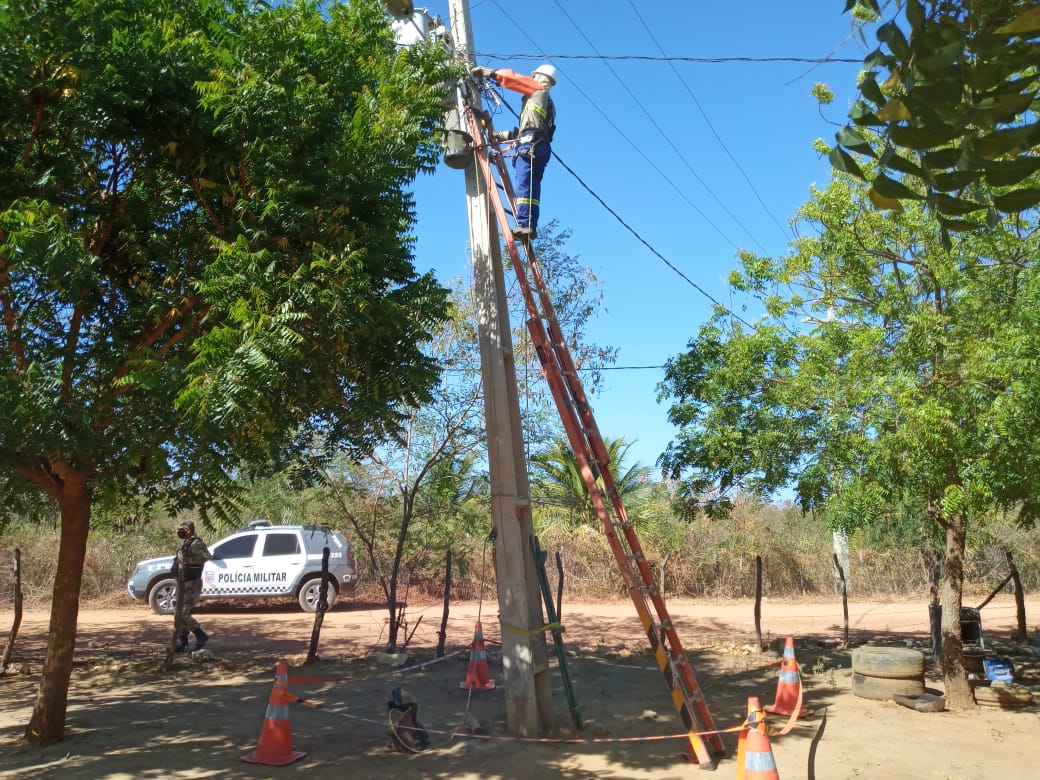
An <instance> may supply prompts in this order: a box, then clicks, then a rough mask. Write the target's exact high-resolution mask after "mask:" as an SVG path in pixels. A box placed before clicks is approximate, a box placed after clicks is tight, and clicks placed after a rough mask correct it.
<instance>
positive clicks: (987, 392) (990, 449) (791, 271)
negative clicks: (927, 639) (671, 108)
mask: <svg viewBox="0 0 1040 780" xmlns="http://www.w3.org/2000/svg"><path fill="white" fill-rule="evenodd" d="M798 217H799V219H800V220H801V222H802V224H803V227H804V230H802V231H801V235H803V236H808V237H806V238H802V239H800V240H799V241H798V243H797V245H796V247H795V249H794V251H793V252H792V253H791V254H789V255H787V256H784V257H781V258H777V259H770V258H762V257H754V256H751V255H746V256H744V257H743V260H742V268H741V270H740V271H739V272H736V273H734V275H733V277H732V283H733V284H734V285H735V286H736V287H737V288H738V289H739V290H741V291H744V292H747V293H750V294H751V295H752V296H753V297H754V298H756V299H757V300H758V301H759V302H760V303H761V305H762V306H763V307H764V312H765V314H764V316H763V317H762V319H761V321H759V322H758V323H757V325H756V327H754V328H753V329H746V328H744V327H742V326H741V325H740V323H739V322H735V321H734V320H733V319H732V318H731V317H730V316H729V315H728V314H727V313H725V312H718V313H717V314H716V316H715V317H714V318H713V320H712V321H711V322H709V323H707V324H706V325H705V326H703V327H702V328H701V330H700V332H699V334H698V335H697V337H696V338H695V339H694V340H693V341H691V342H690V345H689V350H688V351H687V352H686V353H684V354H682V355H680V356H678V357H676V358H674V359H673V360H671V361H669V365H668V368H667V370H666V378H665V381H664V383H663V385H662V388H663V391H664V392H665V393H666V394H668V395H670V396H671V397H672V399H673V403H672V406H671V409H670V412H669V415H670V418H671V420H672V422H673V423H675V424H676V425H678V426H679V433H678V436H677V438H676V440H675V441H674V442H672V443H671V444H670V445H669V447H668V450H667V452H666V453H665V456H664V458H663V465H664V466H665V468H666V469H667V470H668V472H669V473H670V474H671V475H672V476H673V477H679V476H682V477H683V478H684V482H685V489H686V493H685V497H686V499H687V500H688V501H698V500H704V501H705V502H706V504H707V507H708V511H709V512H711V511H718V510H720V509H724V507H725V504H726V501H727V497H728V495H729V494H730V493H732V492H734V491H739V490H748V491H750V492H751V493H753V494H757V495H768V494H769V493H770V492H771V491H774V490H776V489H778V488H780V487H783V486H785V485H791V484H793V485H794V486H795V490H796V492H797V496H798V499H799V501H800V503H801V505H802V508H803V509H806V510H808V509H818V510H821V511H822V513H823V514H824V516H827V517H832V518H836V519H839V520H840V521H841V522H842V523H843V524H851V523H863V524H889V523H891V522H893V521H898V520H899V519H900V518H901V517H902V516H905V513H906V512H907V511H908V509H909V510H913V511H916V512H917V513H918V514H922V515H924V516H926V517H928V518H929V519H930V520H931V521H932V522H934V523H936V524H938V525H939V526H940V527H941V528H942V530H943V532H944V534H945V578H944V583H943V591H942V604H943V627H942V632H943V641H942V663H943V670H944V676H945V681H946V690H947V694H948V696H949V699H950V703H951V706H955V707H969V706H972V703H973V702H972V696H971V692H970V689H969V687H968V684H967V679H966V675H965V672H964V667H963V658H962V653H961V639H960V607H961V596H962V585H963V576H964V570H963V567H964V550H965V534H966V530H967V528H968V527H969V523H976V522H985V519H986V517H987V514H988V513H990V512H992V511H993V510H995V509H1016V510H1018V511H1019V512H1020V515H1019V517H1020V519H1021V520H1022V521H1023V522H1027V523H1030V522H1032V521H1033V519H1034V518H1035V516H1036V514H1037V511H1036V509H1037V507H1036V503H1035V500H1034V499H1033V498H1032V496H1035V495H1036V492H1037V490H1038V489H1040V470H1038V469H1037V468H1036V465H1037V456H1036V449H1037V439H1038V437H1040V419H1038V413H1037V410H1036V408H1035V407H1032V408H1027V407H1026V406H1025V404H1024V399H1022V398H1021V397H1020V396H1021V395H1022V394H1023V393H1024V392H1025V388H1029V391H1028V394H1031V395H1032V398H1033V400H1035V398H1036V396H1035V392H1036V388H1037V381H1036V379H1035V373H1036V364H1037V359H1038V356H1040V352H1038V351H1037V347H1038V344H1037V340H1036V338H1035V336H1034V335H1033V334H1032V333H1031V331H1030V330H1029V328H1030V327H1032V326H1034V325H1035V324H1036V322H1035V321H1036V316H1037V315H1036V309H1035V306H1036V300H1035V298H1034V297H1033V291H1035V290H1036V287H1037V283H1038V271H1037V261H1036V258H1037V251H1038V248H1040V247H1038V236H1037V231H1036V224H1035V221H1034V222H1031V223H1027V222H1026V220H1025V219H1024V218H1016V219H1014V220H1009V221H1008V222H1007V223H1004V224H1002V225H1001V226H1000V227H998V228H995V229H993V230H991V231H986V232H982V233H962V234H957V235H958V237H957V240H956V241H955V242H953V243H952V245H951V251H949V252H948V251H946V249H945V248H944V247H943V246H942V241H941V236H940V232H941V226H940V225H939V224H938V223H937V222H936V221H935V220H934V219H933V218H932V217H931V216H930V215H929V212H927V211H926V210H924V209H923V208H921V207H919V206H911V207H909V208H907V209H906V210H905V211H902V212H898V213H888V214H883V213H881V212H878V211H875V210H873V209H872V204H871V203H870V200H869V195H868V193H867V192H866V191H865V187H862V186H858V185H857V184H856V183H854V181H853V180H851V179H849V178H848V177H843V176H839V177H837V178H836V179H835V180H834V181H833V182H832V183H831V184H830V185H829V186H828V187H827V189H825V190H823V191H817V192H814V193H813V197H812V199H811V200H810V201H809V202H808V203H807V204H806V205H805V206H804V207H803V208H802V209H801V211H800V213H799V215H798ZM1008 431H1012V432H1013V433H1012V435H1008Z"/></svg>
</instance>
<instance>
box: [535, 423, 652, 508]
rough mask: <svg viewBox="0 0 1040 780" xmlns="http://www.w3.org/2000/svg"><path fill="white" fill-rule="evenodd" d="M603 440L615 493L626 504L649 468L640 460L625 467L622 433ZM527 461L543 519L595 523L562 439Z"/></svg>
mask: <svg viewBox="0 0 1040 780" xmlns="http://www.w3.org/2000/svg"><path fill="white" fill-rule="evenodd" d="M603 444H604V445H605V446H606V448H607V453H608V455H609V456H610V462H611V466H612V473H613V476H614V485H615V487H617V491H618V495H619V496H620V497H621V501H622V503H624V504H625V505H626V506H628V505H629V503H630V502H633V501H635V500H636V499H637V498H638V497H639V495H640V494H641V493H642V492H643V490H644V489H645V487H646V484H647V482H648V480H649V470H648V469H647V467H646V466H643V465H642V464H640V463H636V464H635V465H633V466H632V467H631V468H628V469H626V468H625V466H624V459H625V455H626V453H627V452H628V450H629V449H630V448H631V446H632V445H631V443H629V442H626V441H625V439H624V438H623V437H622V438H618V439H606V438H605V439H604V440H603ZM530 463H531V472H532V473H531V482H532V488H533V490H532V492H533V493H534V496H535V500H536V501H537V502H538V503H540V504H542V505H543V506H544V507H545V508H546V509H545V512H544V516H545V517H546V519H547V520H549V521H550V522H553V521H555V522H563V523H565V524H567V525H571V526H580V525H586V524H589V523H592V524H595V523H597V517H596V512H595V510H594V509H593V506H592V500H591V498H590V497H589V491H588V488H587V487H586V485H585V480H584V479H583V478H582V476H581V469H580V468H579V466H578V459H577V458H575V457H574V453H573V452H572V451H571V448H570V445H568V443H567V441H566V440H565V439H563V438H562V437H557V438H556V439H554V440H553V441H552V443H551V444H550V445H549V446H548V448H546V449H545V450H543V451H541V452H538V453H535V454H534V455H532V456H531V458H530Z"/></svg>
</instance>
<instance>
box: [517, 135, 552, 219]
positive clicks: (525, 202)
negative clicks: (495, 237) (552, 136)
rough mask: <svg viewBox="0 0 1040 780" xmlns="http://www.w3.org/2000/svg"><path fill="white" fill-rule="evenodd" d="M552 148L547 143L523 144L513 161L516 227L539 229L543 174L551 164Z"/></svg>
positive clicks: (518, 148)
mask: <svg viewBox="0 0 1040 780" xmlns="http://www.w3.org/2000/svg"><path fill="white" fill-rule="evenodd" d="M550 154H551V148H550V146H549V144H548V143H547V142H545V141H540V142H538V143H535V144H521V145H520V146H519V147H517V150H516V159H515V160H514V161H513V173H514V178H513V183H514V185H515V188H516V226H517V227H529V228H531V230H537V229H538V200H539V198H541V195H542V174H543V173H544V172H545V166H546V165H548V163H549V156H550Z"/></svg>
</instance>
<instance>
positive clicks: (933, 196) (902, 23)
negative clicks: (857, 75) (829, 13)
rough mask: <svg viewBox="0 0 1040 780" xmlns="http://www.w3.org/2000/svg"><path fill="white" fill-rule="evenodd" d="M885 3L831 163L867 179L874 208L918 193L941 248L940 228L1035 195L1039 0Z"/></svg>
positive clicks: (874, 1) (965, 223) (976, 222)
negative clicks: (888, 14)
mask: <svg viewBox="0 0 1040 780" xmlns="http://www.w3.org/2000/svg"><path fill="white" fill-rule="evenodd" d="M888 8H891V9H893V11H894V13H893V17H892V18H891V19H889V20H887V21H885V22H884V23H882V24H880V25H879V26H878V27H877V30H876V35H877V39H878V41H879V46H878V48H877V49H875V50H874V51H872V52H871V53H870V54H868V55H867V57H866V59H865V60H864V61H863V65H864V68H865V72H864V74H863V76H862V78H861V80H860V84H859V87H860V93H861V95H862V97H861V99H860V100H859V101H857V102H856V104H855V105H854V106H853V107H852V109H851V111H850V112H849V118H850V119H851V120H852V123H851V125H847V126H846V127H844V128H843V129H842V130H841V131H840V132H839V133H838V135H837V141H838V143H837V145H836V146H835V147H834V148H833V150H832V151H831V161H832V163H833V164H834V166H835V167H836V168H837V169H839V170H841V171H846V172H848V173H850V174H853V175H855V176H858V177H859V178H862V179H866V180H869V181H870V183H871V188H870V199H871V201H872V202H873V203H874V205H875V206H877V207H879V208H886V209H898V208H900V202H901V201H903V200H910V201H924V202H926V203H927V204H928V206H929V207H930V208H931V210H932V212H933V214H934V215H935V218H936V219H937V220H938V221H939V224H940V225H941V229H942V233H943V240H944V242H945V243H946V245H947V247H948V246H949V235H948V231H960V230H969V229H972V228H976V227H979V226H981V225H984V224H989V225H994V224H996V223H997V222H998V221H999V220H1000V219H1001V215H1002V214H1018V213H1020V212H1022V211H1024V210H1027V209H1030V208H1032V207H1034V206H1036V205H1037V204H1040V188H1038V187H1037V183H1036V180H1035V177H1033V174H1034V173H1036V172H1037V171H1040V155H1038V154H1037V153H1036V149H1037V146H1038V145H1040V118H1038V116H1037V101H1038V99H1040V68H1038V67H1037V63H1038V62H1040V7H1037V6H1036V5H1035V4H1033V3H1023V2H1019V1H1018V0H975V1H973V2H965V0H905V1H904V2H898V3H895V4H888ZM888 8H886V10H888ZM852 9H855V11H856V12H857V14H858V16H859V17H860V18H862V17H864V16H865V17H867V18H869V19H870V20H871V21H875V20H878V19H879V18H880V14H881V9H880V4H879V3H878V0H848V2H847V3H846V6H845V10H846V11H849V10H852ZM864 128H867V129H869V130H870V131H871V133H875V134H876V135H872V134H868V133H864V132H862V129H864ZM857 158H858V160H859V161H860V162H861V161H862V160H864V159H867V160H869V161H870V163H871V164H870V166H869V167H867V168H865V169H864V168H861V167H860V162H857Z"/></svg>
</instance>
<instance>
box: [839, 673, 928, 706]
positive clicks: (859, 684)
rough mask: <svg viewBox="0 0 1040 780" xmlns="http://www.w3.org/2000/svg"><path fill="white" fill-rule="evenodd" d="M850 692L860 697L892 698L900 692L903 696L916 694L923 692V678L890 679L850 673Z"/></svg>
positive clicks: (885, 699) (882, 699)
mask: <svg viewBox="0 0 1040 780" xmlns="http://www.w3.org/2000/svg"><path fill="white" fill-rule="evenodd" d="M852 692H853V693H854V694H855V695H856V696H859V697H860V698H861V699H877V700H878V701H888V700H893V698H892V697H893V696H895V694H897V693H901V694H903V695H904V696H918V695H920V694H922V693H924V678H923V677H918V678H916V679H891V678H888V677H866V676H864V675H862V674H859V673H857V672H853V673H852Z"/></svg>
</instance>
